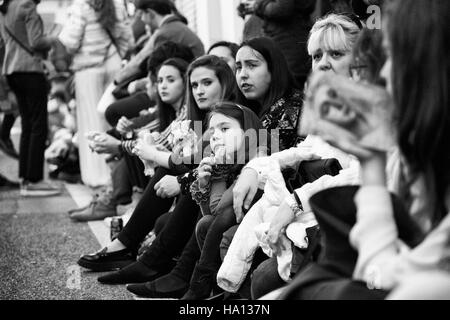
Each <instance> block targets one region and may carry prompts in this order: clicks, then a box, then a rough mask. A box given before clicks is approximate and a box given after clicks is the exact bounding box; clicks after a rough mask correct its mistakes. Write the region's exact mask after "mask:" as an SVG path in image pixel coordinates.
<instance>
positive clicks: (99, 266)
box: [78, 248, 136, 272]
mask: <svg viewBox="0 0 450 320" xmlns="http://www.w3.org/2000/svg"><path fill="white" fill-rule="evenodd" d="M106 251H107V248H104V249H103V250H101V251H99V252H97V253H94V254H87V255H84V256H82V257H81V258H80V260H78V264H79V265H80V266H82V267H84V268H86V269H90V270H92V271H95V272H103V271H112V270H117V269H122V268H124V267H126V266H128V265H130V264H132V263H134V262H135V261H136V254H134V253H133V252H132V251H131V250H129V249H123V250H120V251H115V252H106Z"/></svg>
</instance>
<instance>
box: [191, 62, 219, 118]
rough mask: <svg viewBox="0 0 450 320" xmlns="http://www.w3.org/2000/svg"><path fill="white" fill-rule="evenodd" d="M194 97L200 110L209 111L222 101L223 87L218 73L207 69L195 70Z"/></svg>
mask: <svg viewBox="0 0 450 320" xmlns="http://www.w3.org/2000/svg"><path fill="white" fill-rule="evenodd" d="M190 81H191V88H192V95H193V96H194V99H195V102H196V103H197V106H198V108H199V109H200V110H209V109H210V108H211V106H212V105H213V104H214V103H216V102H219V101H220V100H221V99H222V85H221V84H220V81H219V79H218V78H217V76H216V73H215V72H214V71H213V70H211V69H208V68H205V67H198V68H195V69H194V70H193V71H192V73H191V78H190Z"/></svg>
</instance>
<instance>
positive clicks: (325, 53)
mask: <svg viewBox="0 0 450 320" xmlns="http://www.w3.org/2000/svg"><path fill="white" fill-rule="evenodd" d="M311 47H312V50H311V52H312V70H313V72H334V73H336V74H339V75H343V76H348V77H349V76H350V64H351V63H352V59H353V56H352V53H351V52H350V51H345V50H340V49H334V48H329V47H328V46H324V45H323V44H320V43H317V44H312V45H311ZM326 47H328V48H326ZM342 47H344V46H342Z"/></svg>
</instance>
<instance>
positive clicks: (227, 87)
mask: <svg viewBox="0 0 450 320" xmlns="http://www.w3.org/2000/svg"><path fill="white" fill-rule="evenodd" d="M200 67H204V68H207V69H210V70H212V71H214V73H215V75H216V77H217V78H218V79H219V82H220V85H221V87H222V100H227V101H240V99H241V95H242V94H241V92H240V91H239V88H238V86H237V83H236V78H235V77H234V74H233V71H232V70H231V68H230V67H229V66H228V64H227V63H226V62H225V61H223V60H222V59H220V58H219V57H217V56H213V55H206V56H202V57H200V58H198V59H197V60H194V62H192V63H191V64H190V66H189V69H188V71H187V92H186V95H187V108H188V109H187V110H188V119H190V120H192V121H203V120H204V119H205V116H206V114H207V112H208V111H204V110H200V109H199V108H198V106H197V102H196V101H195V98H194V95H193V93H192V85H191V81H190V78H191V74H192V72H193V71H194V70H195V69H197V68H200Z"/></svg>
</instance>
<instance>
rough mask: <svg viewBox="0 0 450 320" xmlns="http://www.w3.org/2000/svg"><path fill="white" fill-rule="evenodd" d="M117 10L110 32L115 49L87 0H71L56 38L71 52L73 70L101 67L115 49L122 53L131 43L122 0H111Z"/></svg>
mask: <svg viewBox="0 0 450 320" xmlns="http://www.w3.org/2000/svg"><path fill="white" fill-rule="evenodd" d="M112 1H114V6H115V9H116V16H117V23H116V26H115V27H114V30H113V32H112V35H113V37H114V39H115V43H116V45H117V46H118V48H116V47H115V45H114V44H113V43H112V41H111V38H110V36H109V35H108V33H107V32H106V30H105V29H104V28H103V27H102V26H101V25H100V23H98V21H97V13H96V12H95V11H94V9H93V8H92V7H91V6H90V4H89V0H74V1H73V3H72V5H71V7H70V9H69V12H68V18H67V21H66V23H65V24H64V26H63V29H62V30H61V33H60V34H59V36H58V38H59V40H60V41H61V42H62V43H63V44H64V45H65V46H66V48H67V49H68V50H69V51H70V52H73V53H74V59H73V64H72V69H73V70H74V71H77V70H81V69H86V68H92V67H97V66H101V65H102V64H103V62H104V61H105V60H106V58H107V57H109V56H111V55H113V54H115V53H116V52H117V49H118V50H119V54H120V56H122V57H123V56H124V55H125V53H126V52H127V50H128V49H129V48H130V47H131V46H132V45H133V41H134V40H133V34H132V30H131V25H130V21H129V18H128V14H127V11H126V8H125V6H124V3H123V1H122V0H112Z"/></svg>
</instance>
